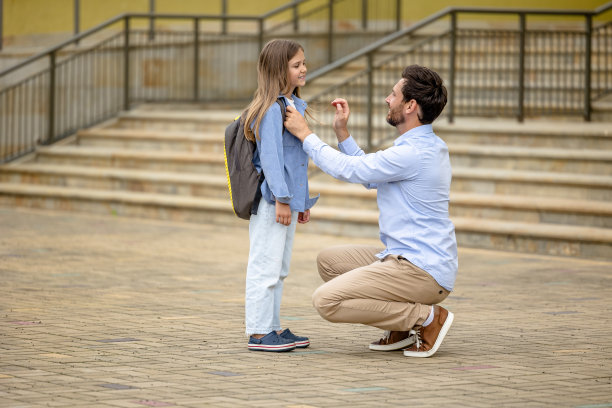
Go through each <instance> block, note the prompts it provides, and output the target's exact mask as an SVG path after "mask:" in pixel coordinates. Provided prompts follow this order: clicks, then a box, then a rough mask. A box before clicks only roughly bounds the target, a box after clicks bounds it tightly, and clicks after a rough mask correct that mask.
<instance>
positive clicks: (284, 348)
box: [248, 343, 296, 351]
mask: <svg viewBox="0 0 612 408" xmlns="http://www.w3.org/2000/svg"><path fill="white" fill-rule="evenodd" d="M248 347H249V350H253V351H291V350H293V349H295V347H296V346H295V344H294V343H291V344H282V345H278V346H270V345H263V344H249V345H248Z"/></svg>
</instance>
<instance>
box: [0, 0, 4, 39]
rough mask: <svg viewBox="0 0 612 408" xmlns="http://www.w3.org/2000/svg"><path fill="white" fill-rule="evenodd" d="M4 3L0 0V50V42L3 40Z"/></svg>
mask: <svg viewBox="0 0 612 408" xmlns="http://www.w3.org/2000/svg"><path fill="white" fill-rule="evenodd" d="M3 11H4V4H3V2H2V0H0V51H2V43H3V42H4V37H3V31H2V30H3V28H2V19H3V18H4V12H3Z"/></svg>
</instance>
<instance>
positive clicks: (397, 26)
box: [395, 0, 402, 31]
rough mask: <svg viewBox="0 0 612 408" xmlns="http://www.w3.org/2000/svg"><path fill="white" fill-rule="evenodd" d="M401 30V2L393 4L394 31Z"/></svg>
mask: <svg viewBox="0 0 612 408" xmlns="http://www.w3.org/2000/svg"><path fill="white" fill-rule="evenodd" d="M401 28H402V0H396V2H395V31H399V30H400V29H401Z"/></svg>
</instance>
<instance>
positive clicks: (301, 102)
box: [278, 94, 306, 106]
mask: <svg viewBox="0 0 612 408" xmlns="http://www.w3.org/2000/svg"><path fill="white" fill-rule="evenodd" d="M278 97H279V98H283V99H285V104H286V105H288V104H289V99H288V98H287V97H286V96H285V95H282V94H281V95H278ZM291 98H292V99H293V103H295V106H300V105H306V102H304V101H303V100H302V99H301V98H298V97H297V96H296V95H292V96H291Z"/></svg>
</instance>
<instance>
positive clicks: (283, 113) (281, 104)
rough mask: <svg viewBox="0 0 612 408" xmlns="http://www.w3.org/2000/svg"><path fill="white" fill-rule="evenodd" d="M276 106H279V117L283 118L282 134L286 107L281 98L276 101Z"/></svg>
mask: <svg viewBox="0 0 612 408" xmlns="http://www.w3.org/2000/svg"><path fill="white" fill-rule="evenodd" d="M276 103H278V106H280V110H281V117H282V118H283V132H284V131H285V114H286V113H287V106H286V105H285V99H284V98H283V97H279V98H278V99H277V100H276Z"/></svg>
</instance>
